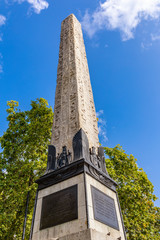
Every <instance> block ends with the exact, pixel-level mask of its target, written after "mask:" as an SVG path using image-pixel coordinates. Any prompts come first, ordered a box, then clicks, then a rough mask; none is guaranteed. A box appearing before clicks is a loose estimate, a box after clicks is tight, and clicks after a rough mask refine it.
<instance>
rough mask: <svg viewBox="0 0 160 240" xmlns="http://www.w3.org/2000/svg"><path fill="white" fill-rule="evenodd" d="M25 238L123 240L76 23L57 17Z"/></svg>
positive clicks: (121, 224)
mask: <svg viewBox="0 0 160 240" xmlns="http://www.w3.org/2000/svg"><path fill="white" fill-rule="evenodd" d="M36 183H37V184H38V190H37V197H36V201H35V208H34V214H33V221H32V228H31V234H30V240H126V235H125V229H124V225H123V219H122V214H121V210H120V205H119V201H118V196H117V192H116V187H117V183H116V182H115V181H114V180H113V179H111V178H110V176H109V175H108V173H107V170H106V165H105V157H104V150H103V147H101V146H99V141H98V128H97V119H96V113H95V107H94V101H93V94H92V88H91V83H90V77H89V71H88V64H87V58H86V52H85V46H84V42H83V36H82V30H81V25H80V23H79V22H78V20H77V19H76V17H75V16H74V15H73V14H72V15H70V16H69V17H67V18H66V19H65V20H64V21H63V22H62V29H61V40H60V51H59V63H58V72H57V88H56V96H55V108H54V123H53V132H52V140H51V145H49V148H48V161H47V170H46V172H45V173H44V175H43V176H42V177H40V179H38V180H37V181H36Z"/></svg>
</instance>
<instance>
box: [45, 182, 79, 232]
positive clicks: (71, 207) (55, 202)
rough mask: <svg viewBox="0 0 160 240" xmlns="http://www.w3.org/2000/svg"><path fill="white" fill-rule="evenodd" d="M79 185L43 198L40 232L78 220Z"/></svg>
mask: <svg viewBox="0 0 160 240" xmlns="http://www.w3.org/2000/svg"><path fill="white" fill-rule="evenodd" d="M77 199H78V198H77V185H74V186H72V187H69V188H66V189H63V190H61V191H59V192H55V193H53V194H50V195H48V196H46V197H43V201H42V210H41V222H40V230H42V229H45V228H49V227H53V226H56V225H59V224H62V223H65V222H69V221H72V220H74V219H77V218H78V200H77Z"/></svg>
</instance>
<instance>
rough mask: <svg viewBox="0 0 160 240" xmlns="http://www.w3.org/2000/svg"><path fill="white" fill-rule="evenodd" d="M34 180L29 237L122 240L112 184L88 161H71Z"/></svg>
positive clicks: (62, 239)
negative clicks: (36, 185)
mask: <svg viewBox="0 0 160 240" xmlns="http://www.w3.org/2000/svg"><path fill="white" fill-rule="evenodd" d="M37 183H38V197H37V204H36V212H35V219H34V226H33V234H32V238H31V239H32V240H51V239H52V240H56V239H57V240H116V239H117V240H118V239H119V240H120V239H121V240H125V239H126V237H125V232H124V226H123V220H122V216H121V212H120V207H119V202H118V198H117V193H116V183H115V182H114V181H113V180H112V179H111V178H110V177H109V176H107V175H106V174H104V173H103V172H102V171H101V170H99V169H97V168H96V167H95V166H94V165H92V164H91V163H90V162H89V161H86V160H85V159H81V160H78V161H76V162H73V163H71V164H69V165H68V166H64V167H62V168H60V169H57V170H55V171H53V172H51V173H48V174H46V175H44V176H43V177H41V178H40V179H39V180H38V181H37ZM46 197H47V198H46ZM57 197H59V198H57ZM46 200H47V202H46V203H45V201H46ZM57 211H59V214H57ZM53 215H54V216H53ZM55 216H56V218H55ZM62 216H64V217H62ZM68 217H69V218H71V220H69V221H67V219H68ZM72 218H73V219H72ZM59 222H61V223H60V224H59Z"/></svg>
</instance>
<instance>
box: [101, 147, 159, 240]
mask: <svg viewBox="0 0 160 240" xmlns="http://www.w3.org/2000/svg"><path fill="white" fill-rule="evenodd" d="M105 153H106V155H107V156H108V158H107V159H106V166H107V170H108V173H109V175H110V176H111V177H112V178H113V179H114V180H115V181H116V182H117V183H118V188H117V190H118V196H119V200H120V205H121V209H122V215H123V220H124V225H125V228H126V230H127V237H128V240H159V239H160V208H158V207H155V206H154V201H155V200H156V196H155V195H154V194H153V185H152V183H151V182H150V181H149V180H148V178H147V175H146V173H145V172H144V171H143V169H142V168H138V166H137V163H136V161H137V160H136V159H135V158H134V157H133V155H127V154H126V153H125V151H124V150H123V149H122V147H121V146H120V145H117V146H116V147H114V148H105Z"/></svg>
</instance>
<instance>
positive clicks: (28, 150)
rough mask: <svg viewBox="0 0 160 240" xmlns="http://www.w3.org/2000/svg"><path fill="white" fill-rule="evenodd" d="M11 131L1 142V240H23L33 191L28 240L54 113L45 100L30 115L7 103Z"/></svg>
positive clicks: (39, 100) (11, 102) (27, 233)
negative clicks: (28, 194) (25, 218)
mask: <svg viewBox="0 0 160 240" xmlns="http://www.w3.org/2000/svg"><path fill="white" fill-rule="evenodd" d="M8 106H9V108H8V109H7V113H8V117H7V120H8V122H9V124H8V129H7V130H6V132H5V133H4V134H3V136H2V137H1V138H0V142H1V147H2V149H3V151H2V153H1V154H0V162H1V175H0V181H1V183H2V184H1V186H0V188H1V189H0V190H1V191H0V198H1V199H0V201H1V206H0V210H1V219H0V239H6V240H13V239H16V240H17V239H21V238H22V229H23V220H24V214H25V206H26V198H27V193H28V191H30V203H29V211H28V220H27V229H26V239H28V236H29V231H30V226H31V219H32V214H33V205H34V198H35V192H36V188H37V186H36V184H35V183H34V182H35V179H37V178H38V177H39V176H40V175H42V174H43V173H44V171H45V169H46V163H47V162H46V161H47V148H48V144H49V142H50V138H51V127H52V122H53V111H52V108H51V107H48V103H47V101H46V100H45V99H43V98H40V99H37V100H36V101H32V102H31V109H30V110H29V111H23V112H22V111H20V110H18V102H16V101H10V102H8Z"/></svg>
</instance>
